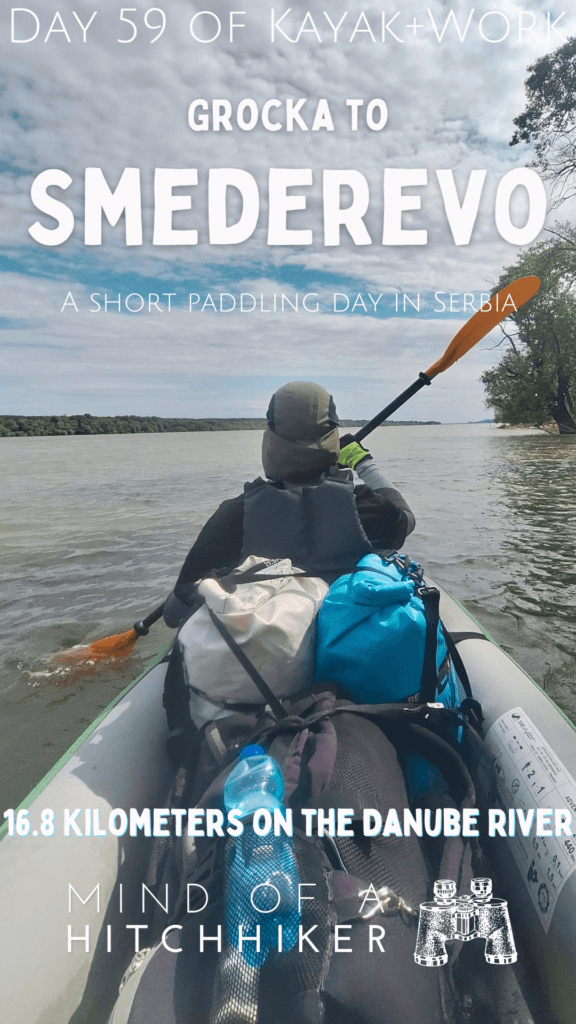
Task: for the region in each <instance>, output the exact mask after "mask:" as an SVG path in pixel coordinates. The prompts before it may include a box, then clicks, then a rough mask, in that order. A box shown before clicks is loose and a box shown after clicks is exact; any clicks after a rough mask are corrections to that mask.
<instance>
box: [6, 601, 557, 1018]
mask: <svg viewBox="0 0 576 1024" xmlns="http://www.w3.org/2000/svg"><path fill="white" fill-rule="evenodd" d="M440 610H441V615H442V619H443V621H444V624H445V626H446V628H447V629H448V630H449V632H450V633H451V634H452V637H453V638H454V640H455V642H456V645H457V648H458V651H459V653H460V655H461V658H462V660H463V662H464V665H465V667H466V670H467V672H468V676H469V679H470V683H471V686H472V691H473V694H474V697H475V698H476V699H477V700H478V701H480V703H481V705H482V708H483V712H484V722H483V725H482V730H481V731H482V737H483V742H476V743H471V744H466V743H465V747H464V750H465V757H466V760H467V766H468V769H469V771H470V774H471V776H472V779H473V781H474V785H475V787H476V793H477V800H478V804H479V806H483V807H484V808H486V809H490V811H491V814H492V819H491V820H492V823H493V826H494V828H493V831H495V834H494V836H488V835H484V834H483V835H482V838H481V843H482V845H483V847H484V849H485V852H486V855H487V857H488V859H489V862H490V867H491V871H492V884H493V895H494V896H495V897H501V898H500V899H499V900H498V899H496V900H492V903H494V904H497V903H498V904H500V905H501V904H502V903H503V902H505V903H506V904H507V908H508V912H509V919H510V922H511V924H512V928H513V933H514V940H515V943H516V948H517V951H518V957H517V962H516V964H515V966H514V975H513V983H511V982H510V981H509V980H508V981H507V982H506V985H505V986H504V985H503V982H502V978H504V976H505V977H506V978H507V979H509V978H510V975H509V973H507V974H506V975H504V974H503V973H499V971H500V972H501V971H502V969H501V968H497V967H494V968H490V970H493V972H494V974H493V975H490V979H491V980H490V987H491V993H492V997H493V1014H492V1019H493V1020H494V1022H495V1024H505V1022H507V1024H510V1022H512V1021H516V1022H518V1024H572V1022H573V1020H574V1005H575V996H576V984H575V980H574V964H576V841H575V840H574V839H573V837H572V835H571V834H569V833H571V832H572V831H573V828H569V829H567V828H566V827H565V825H566V821H569V822H570V821H571V818H570V815H574V816H575V817H574V821H576V781H575V780H576V742H575V739H576V737H575V729H574V726H573V725H572V724H571V722H570V721H569V720H568V719H567V718H566V717H565V716H564V715H563V713H562V712H561V711H560V710H559V708H558V707H556V705H555V704H554V703H553V702H552V701H551V700H550V699H549V698H548V697H547V695H546V694H545V693H544V692H543V691H542V690H541V689H540V688H539V687H538V686H537V685H536V684H535V683H534V682H533V681H532V680H531V679H530V677H529V676H527V675H526V673H525V672H523V671H522V669H521V668H519V666H518V665H516V664H515V662H514V661H512V660H511V659H510V658H509V657H508V656H507V655H506V654H505V653H504V652H503V651H502V650H501V649H500V648H499V647H498V646H497V644H496V643H495V642H494V641H493V640H492V639H491V638H490V637H487V635H486V634H485V633H484V632H483V631H482V629H481V628H480V627H479V626H478V624H477V623H476V622H475V620H474V619H473V618H472V617H471V616H470V615H469V614H468V613H467V612H466V611H465V609H464V608H463V607H462V606H461V605H459V604H458V603H457V602H456V601H454V600H453V599H452V598H450V597H449V596H448V595H447V594H446V593H444V592H441V605H440ZM167 664H168V655H167V651H166V650H164V651H161V652H160V653H159V654H158V656H157V657H156V658H155V659H153V662H152V663H151V664H150V665H149V666H148V667H147V669H146V671H145V672H144V673H143V675H142V676H140V677H139V678H138V679H136V680H135V681H134V682H133V683H132V684H131V685H130V686H129V687H128V688H127V689H126V690H125V691H124V692H123V693H122V694H120V695H119V696H118V698H117V699H116V700H115V701H114V702H113V703H112V704H111V705H110V706H109V707H108V708H107V709H106V710H105V711H104V712H103V713H102V714H101V715H100V716H99V717H98V718H97V719H96V721H95V722H94V723H93V724H92V725H91V726H90V727H89V728H88V729H87V730H86V731H85V732H84V733H83V734H82V735H81V736H80V737H79V739H78V740H77V741H76V743H75V744H74V745H73V746H72V747H71V748H70V750H69V751H68V752H67V753H66V754H65V755H64V756H63V757H62V758H61V759H60V760H59V761H58V763H57V764H56V765H55V766H54V768H53V769H52V771H51V772H50V773H49V774H48V775H47V776H46V778H45V779H44V780H43V781H42V782H41V783H40V784H39V785H38V786H37V787H36V788H35V789H34V790H33V792H32V793H31V794H30V795H29V797H28V798H27V799H26V800H24V801H23V804H22V805H21V807H20V808H18V809H15V810H14V813H13V815H12V818H11V819H10V818H9V819H8V820H7V821H6V823H5V825H4V828H3V838H2V842H1V844H0V895H1V905H2V910H3V920H4V922H5V927H4V929H3V934H2V950H1V953H0V962H1V963H2V967H3V971H2V973H3V977H4V985H3V992H2V996H3V998H2V1002H3V1008H4V1018H5V1019H6V1020H9V1021H10V1022H11V1024H69V1022H70V1024H100V1022H101V1024H105V1022H106V1021H107V1020H108V1019H109V1015H110V1014H111V1012H112V1010H113V1007H114V1004H115V1001H116V998H117V995H118V988H119V985H120V983H121V980H122V976H123V974H124V972H125V971H126V969H127V967H128V965H130V964H131V962H132V969H133V968H134V967H135V966H137V964H135V963H134V959H135V958H134V949H135V934H134V928H132V929H130V928H129V927H128V928H127V927H126V923H125V922H126V913H125V910H126V908H127V907H130V906H133V905H134V903H135V901H136V902H138V900H139V899H140V891H141V889H142V883H145V882H146V878H147V875H146V871H147V865H148V863H149V859H150V844H151V840H150V839H149V838H146V837H145V836H143V834H142V831H143V830H142V829H140V830H138V829H137V830H136V832H137V834H136V836H134V837H131V836H130V830H129V829H126V825H125V822H124V821H123V818H122V811H123V809H129V808H136V809H138V811H139V813H140V812H142V809H143V808H150V809H152V814H153V813H154V811H153V809H155V808H156V809H160V811H159V813H160V818H159V819H158V820H159V822H160V824H162V818H161V809H162V808H163V807H164V806H165V800H166V794H167V792H168V791H169V789H170V785H171V782H172V774H173V773H172V769H171V766H170V763H169V761H168V757H167V754H166V732H167V730H166V724H165V717H164V713H163V709H162V692H163V685H164V677H165V673H166V667H167ZM112 811H117V812H119V813H117V814H116V815H115V816H114V815H112V817H111V812H112ZM536 823H538V824H539V826H540V828H539V831H540V832H543V833H551V834H543V835H537V834H536V832H537V827H536ZM496 826H497V827H496ZM9 831H12V832H13V833H14V834H13V835H9V834H7V833H8V832H9ZM524 832H526V835H524V834H523V833H524ZM555 832H558V833H559V834H555ZM478 881H482V880H478ZM426 906H429V904H426ZM141 945H142V946H145V945H146V943H145V942H144V941H142V942H141ZM509 959H510V958H509ZM136 960H137V957H136ZM496 962H497V963H498V962H509V960H503V961H498V960H497V961H496ZM507 971H508V969H507ZM505 988H506V991H505V990H504V989H505ZM459 1019H460V1020H462V1021H464V1020H466V1021H472V1022H473V1021H474V1020H475V1018H474V1016H473V1013H472V1010H471V1009H470V1008H468V1009H466V1008H465V1009H464V1010H463V1011H462V1013H461V1016H460V1018H459Z"/></svg>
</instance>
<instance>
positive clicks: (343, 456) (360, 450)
mask: <svg viewBox="0 0 576 1024" xmlns="http://www.w3.org/2000/svg"><path fill="white" fill-rule="evenodd" d="M348 436H349V435H348ZM348 436H346V437H344V438H343V440H344V441H347V440H348ZM371 458H372V456H371V455H370V452H369V451H368V449H367V448H364V446H363V445H361V444H360V442H359V441H351V442H350V443H349V444H346V445H345V446H344V448H341V449H340V454H339V456H338V465H339V466H346V467H347V469H356V467H357V466H359V465H360V463H361V462H364V461H365V459H371Z"/></svg>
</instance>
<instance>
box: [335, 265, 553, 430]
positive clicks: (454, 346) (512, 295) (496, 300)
mask: <svg viewBox="0 0 576 1024" xmlns="http://www.w3.org/2000/svg"><path fill="white" fill-rule="evenodd" d="M539 287H540V278H538V277H520V278H518V280H517V281H512V283H511V284H507V285H506V286H505V287H504V288H502V289H501V290H500V291H499V292H497V293H496V295H493V296H492V298H491V299H490V302H486V303H484V305H483V306H482V307H481V308H480V309H479V310H478V312H477V313H474V316H473V317H471V318H470V320H468V323H466V324H464V327H462V328H461V329H460V330H459V331H458V334H457V335H456V336H455V337H454V338H452V341H451V342H450V344H449V345H448V348H447V349H446V351H445V353H444V355H443V356H441V357H440V359H438V360H437V362H435V363H433V365H432V366H431V367H430V369H429V370H426V373H420V375H419V377H418V380H415V381H414V383H413V384H411V385H410V387H409V388H406V391H403V392H402V394H401V395H398V398H395V399H394V401H393V402H390V405H387V406H386V408H385V409H382V412H379V413H378V415H377V416H375V417H374V419H372V420H370V422H369V423H367V424H366V426H365V427H361V429H360V430H359V431H358V432H357V433H356V434H353V435H352V437H353V440H354V441H362V440H363V438H365V437H367V436H368V434H371V433H372V431H373V430H374V429H375V427H378V426H380V424H381V423H383V422H384V420H387V419H388V417H389V416H391V415H392V413H393V412H396V409H399V408H400V406H401V405H404V403H405V402H407V401H408V399H409V398H412V395H415V394H416V392H417V391H420V388H423V387H425V386H426V385H427V384H431V383H432V381H433V379H434V377H437V376H438V374H439V373H444V370H447V369H448V368H449V367H450V366H452V364H453V363H455V362H456V361H457V360H458V359H461V358H462V356H464V355H466V353H467V352H469V351H470V349H471V348H474V345H476V344H477V343H478V342H479V341H481V340H482V338H485V337H486V335H487V334H489V333H490V331H491V330H492V328H493V327H496V325H497V324H499V323H500V322H501V321H502V320H505V319H506V317H507V316H509V315H510V313H515V312H516V310H517V309H520V306H523V305H524V303H525V302H528V299H531V298H532V296H533V295H535V294H536V292H537V291H538V289H539Z"/></svg>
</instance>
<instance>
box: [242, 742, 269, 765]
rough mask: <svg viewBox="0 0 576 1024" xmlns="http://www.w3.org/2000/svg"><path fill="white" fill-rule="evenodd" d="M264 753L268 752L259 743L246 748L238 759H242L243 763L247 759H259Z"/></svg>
mask: <svg viewBox="0 0 576 1024" xmlns="http://www.w3.org/2000/svg"><path fill="white" fill-rule="evenodd" d="M264 753H266V751H265V750H264V747H261V746H260V744H259V743H250V744H249V745H248V746H247V747H244V749H243V750H241V751H240V753H239V755H238V757H239V758H240V760H241V761H243V760H244V758H245V757H258V756H261V755H262V754H264Z"/></svg>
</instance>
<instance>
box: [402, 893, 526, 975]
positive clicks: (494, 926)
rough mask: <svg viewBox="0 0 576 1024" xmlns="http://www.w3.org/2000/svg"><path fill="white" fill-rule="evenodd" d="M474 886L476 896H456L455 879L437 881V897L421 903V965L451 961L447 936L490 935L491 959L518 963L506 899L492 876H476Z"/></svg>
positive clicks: (418, 943) (418, 953)
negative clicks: (494, 892)
mask: <svg viewBox="0 0 576 1024" xmlns="http://www.w3.org/2000/svg"><path fill="white" fill-rule="evenodd" d="M471 889H472V894H473V895H472V896H456V883H455V882H452V881H450V880H449V879H441V880H440V881H438V882H434V900H431V901H430V902H428V903H421V904H420V918H419V922H418V937H417V939H416V950H415V952H414V959H415V961H416V963H417V964H420V965H421V967H441V966H442V965H443V964H445V963H447V962H448V953H447V952H446V941H447V939H460V941H461V942H470V941H471V939H486V948H485V950H484V955H485V957H486V961H487V963H489V964H513V963H516V960H517V958H518V954H517V952H516V947H515V945H514V936H513V934H512V926H511V924H510V917H509V916H508V904H507V902H506V900H499V899H495V898H494V897H493V896H492V879H491V878H473V879H472V883H471Z"/></svg>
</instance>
